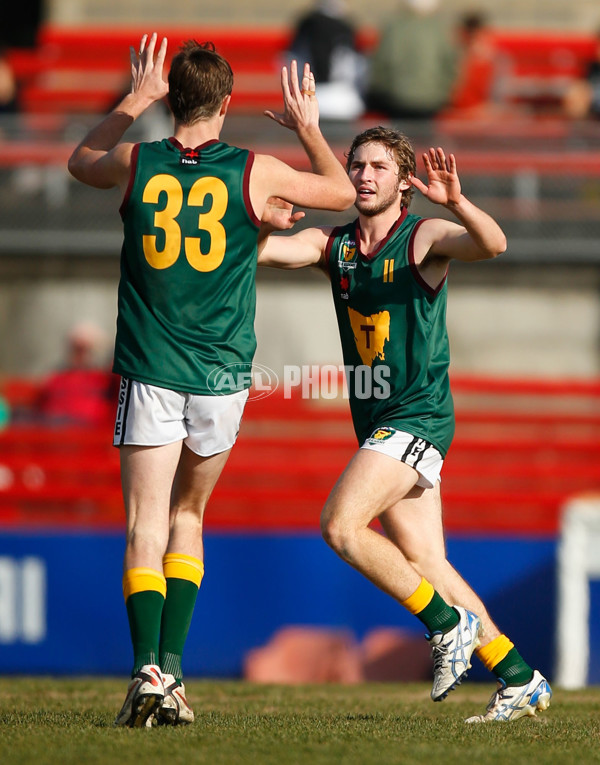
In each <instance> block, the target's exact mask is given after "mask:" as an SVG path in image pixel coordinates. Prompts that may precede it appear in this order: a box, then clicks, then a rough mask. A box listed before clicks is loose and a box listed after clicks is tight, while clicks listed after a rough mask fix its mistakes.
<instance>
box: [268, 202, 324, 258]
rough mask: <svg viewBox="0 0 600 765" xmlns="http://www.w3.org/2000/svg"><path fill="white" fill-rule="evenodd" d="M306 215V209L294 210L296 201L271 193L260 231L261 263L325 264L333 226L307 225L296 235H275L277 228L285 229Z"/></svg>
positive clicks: (291, 226)
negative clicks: (315, 226)
mask: <svg viewBox="0 0 600 765" xmlns="http://www.w3.org/2000/svg"><path fill="white" fill-rule="evenodd" d="M303 217H304V213H303V212H296V213H294V212H292V205H291V204H289V203H288V202H286V201H285V200H283V199H278V198H276V197H271V198H270V199H269V200H268V201H267V205H266V207H265V211H264V214H263V219H262V221H261V226H260V231H259V234H258V265H259V266H272V267H273V268H305V267H306V266H319V267H324V254H325V248H326V247H327V239H328V237H329V233H330V232H331V227H330V226H324V227H319V228H307V229H304V231H299V232H298V233H297V234H294V235H293V236H272V235H271V234H273V232H274V231H285V230H289V229H291V228H293V227H294V225H295V224H296V223H297V222H298V221H299V220H301V219H302V218H303Z"/></svg>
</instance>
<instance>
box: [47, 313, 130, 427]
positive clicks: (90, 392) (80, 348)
mask: <svg viewBox="0 0 600 765" xmlns="http://www.w3.org/2000/svg"><path fill="white" fill-rule="evenodd" d="M106 350H107V336H106V335H105V334H104V332H102V330H101V329H100V328H99V327H97V326H96V325H95V324H90V323H87V322H83V323H81V324H77V325H75V326H74V327H73V329H72V330H71V332H69V335H68V337H67V354H66V355H67V358H66V360H65V364H64V366H63V367H62V368H60V369H58V370H57V371H55V372H53V373H52V374H51V375H50V376H49V377H48V378H47V379H46V381H45V382H44V383H43V384H42V386H41V389H40V392H39V395H38V398H37V401H36V403H35V414H36V416H37V417H38V418H41V419H42V420H43V421H45V422H48V423H52V424H71V425H75V424H77V425H100V424H104V423H107V422H109V421H110V420H111V418H112V416H113V414H114V408H115V401H116V389H117V384H118V380H117V378H116V376H115V375H113V374H112V372H110V371H109V369H108V367H107V365H106V363H105V362H106V358H105V352H106Z"/></svg>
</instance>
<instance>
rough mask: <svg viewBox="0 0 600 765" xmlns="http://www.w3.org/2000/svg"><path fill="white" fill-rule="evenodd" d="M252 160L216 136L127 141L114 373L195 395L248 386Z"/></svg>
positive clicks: (254, 228) (254, 227)
mask: <svg viewBox="0 0 600 765" xmlns="http://www.w3.org/2000/svg"><path fill="white" fill-rule="evenodd" d="M253 160H254V155H253V154H252V153H251V152H248V151H247V150H245V149H238V148H236V147H233V146H228V145H227V144H225V143H222V142H219V141H216V140H214V141H208V142H207V143H205V144H203V145H201V146H198V147H197V148H195V149H184V148H183V147H182V146H181V145H180V144H179V143H178V142H177V141H176V140H175V139H174V138H170V139H165V140H163V141H156V142H153V143H141V144H137V145H136V146H135V147H134V151H133V155H132V173H131V179H130V182H129V187H128V189H127V192H126V194H125V197H124V200H123V204H122V205H121V210H120V212H121V217H122V219H123V227H124V241H123V248H122V252H121V280H120V283H119V305H118V318H117V337H116V344H115V358H114V366H113V370H114V371H115V372H117V373H118V374H120V375H123V376H124V377H128V378H131V379H133V380H138V381H139V382H144V383H149V384H152V385H157V386H159V387H163V388H169V389H171V390H176V391H181V392H183V393H195V394H203V395H211V394H215V393H216V394H224V393H233V392H235V391H238V390H243V389H244V388H248V387H250V384H251V367H252V358H253V356H254V352H255V350H256V337H255V334H254V314H255V307H256V283H255V279H256V258H257V232H258V227H259V224H260V222H259V221H258V220H257V218H256V216H255V215H254V213H253V211H252V208H251V205H250V197H249V176H250V169H251V167H252V162H253ZM223 368H225V369H226V370H228V372H229V373H230V374H228V376H227V379H226V381H225V383H223V380H221V381H220V382H219V374H220V372H219V370H222V369H223ZM215 383H216V385H215Z"/></svg>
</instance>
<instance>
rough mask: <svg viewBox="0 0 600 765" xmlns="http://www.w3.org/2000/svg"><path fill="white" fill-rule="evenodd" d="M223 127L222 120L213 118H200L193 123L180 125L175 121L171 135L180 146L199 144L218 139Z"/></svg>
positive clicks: (192, 146)
mask: <svg viewBox="0 0 600 765" xmlns="http://www.w3.org/2000/svg"><path fill="white" fill-rule="evenodd" d="M222 127H223V120H222V119H218V118H214V119H211V120H201V121H200V122H196V123H195V124H194V125H181V124H179V123H177V122H176V123H175V130H174V133H173V136H174V137H175V138H176V139H177V140H178V141H179V143H180V144H181V145H182V146H189V147H191V148H194V147H195V146H201V145H202V144H204V143H206V142H207V141H215V140H216V141H218V140H219V136H220V134H221V128H222Z"/></svg>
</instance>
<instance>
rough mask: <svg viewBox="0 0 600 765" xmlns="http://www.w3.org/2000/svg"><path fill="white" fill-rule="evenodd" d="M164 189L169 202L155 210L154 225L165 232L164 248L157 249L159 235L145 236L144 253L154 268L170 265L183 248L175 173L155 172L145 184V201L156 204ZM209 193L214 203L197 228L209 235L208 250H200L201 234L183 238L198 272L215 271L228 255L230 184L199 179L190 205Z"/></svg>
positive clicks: (179, 190) (199, 202) (180, 202)
mask: <svg viewBox="0 0 600 765" xmlns="http://www.w3.org/2000/svg"><path fill="white" fill-rule="evenodd" d="M163 192H164V194H165V199H166V204H165V205H164V207H163V208H162V209H160V210H156V212H155V213H154V225H155V226H156V228H160V229H162V230H163V231H164V247H163V249H162V250H159V249H158V248H157V239H158V237H156V236H155V235H154V234H145V235H144V236H143V239H142V241H143V247H144V255H145V256H146V260H147V261H148V263H149V264H150V265H151V266H152V267H153V268H169V266H172V265H173V263H175V261H176V260H177V258H178V257H179V253H180V251H181V240H182V234H181V227H180V226H179V223H178V222H177V220H176V218H177V216H178V215H179V213H180V212H181V208H182V207H183V189H182V187H181V183H180V182H179V181H178V180H177V178H175V176H173V175H167V174H162V175H155V176H153V177H152V178H150V180H149V181H148V183H147V184H146V188H145V189H144V193H143V195H142V201H143V202H145V203H147V204H153V205H157V204H158V202H159V198H160V195H161V193H163ZM208 194H210V196H211V197H212V205H211V206H210V208H209V209H208V210H206V211H205V212H201V213H200V214H199V215H198V231H206V232H208V234H210V248H209V250H208V252H206V253H203V252H202V251H201V249H200V237H199V236H186V237H183V242H184V249H185V256H186V258H187V260H188V263H189V264H190V266H192V268H195V269H196V271H214V270H215V269H216V268H218V267H219V266H220V265H221V263H222V262H223V258H224V257H225V245H226V241H227V237H226V234H225V228H224V226H223V224H222V223H221V219H222V218H223V216H224V215H225V212H226V210H227V202H228V199H229V195H228V193H227V186H226V185H225V184H224V183H223V181H222V180H221V179H220V178H214V177H210V176H207V177H206V178H199V179H198V180H197V181H196V182H195V183H194V185H193V186H192V188H191V189H190V193H189V194H188V198H187V204H188V206H190V207H201V206H202V205H204V200H205V199H206V196H207V195H208ZM161 238H162V237H161Z"/></svg>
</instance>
